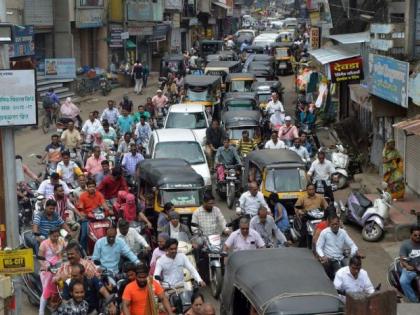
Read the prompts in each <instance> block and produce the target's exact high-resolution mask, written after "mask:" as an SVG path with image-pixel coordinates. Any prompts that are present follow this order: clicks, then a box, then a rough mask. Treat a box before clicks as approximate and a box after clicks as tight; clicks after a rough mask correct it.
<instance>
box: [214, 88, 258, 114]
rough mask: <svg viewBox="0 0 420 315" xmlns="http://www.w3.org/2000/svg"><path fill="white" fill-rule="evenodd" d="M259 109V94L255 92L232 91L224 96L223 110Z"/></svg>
mask: <svg viewBox="0 0 420 315" xmlns="http://www.w3.org/2000/svg"><path fill="white" fill-rule="evenodd" d="M243 110H252V111H253V110H258V102H257V95H256V94H255V92H243V93H240V92H231V93H226V94H225V97H224V98H223V103H222V111H223V112H227V111H243Z"/></svg>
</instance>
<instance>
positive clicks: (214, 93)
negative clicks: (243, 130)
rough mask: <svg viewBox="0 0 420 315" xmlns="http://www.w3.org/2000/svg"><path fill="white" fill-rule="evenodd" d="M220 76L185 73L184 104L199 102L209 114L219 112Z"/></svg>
mask: <svg viewBox="0 0 420 315" xmlns="http://www.w3.org/2000/svg"><path fill="white" fill-rule="evenodd" d="M221 84H222V82H221V78H220V76H216V75H187V76H186V77H185V79H184V90H185V96H184V99H183V103H184V104H200V105H204V106H205V107H206V112H207V113H208V114H209V115H213V117H214V115H215V114H216V116H217V115H218V113H219V110H220V109H219V106H220V96H221Z"/></svg>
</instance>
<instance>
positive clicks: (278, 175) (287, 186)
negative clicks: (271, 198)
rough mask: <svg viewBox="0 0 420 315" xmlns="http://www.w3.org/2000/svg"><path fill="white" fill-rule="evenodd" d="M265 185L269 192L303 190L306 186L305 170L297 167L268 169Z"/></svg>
mask: <svg viewBox="0 0 420 315" xmlns="http://www.w3.org/2000/svg"><path fill="white" fill-rule="evenodd" d="M265 187H266V189H267V190H268V191H271V192H294V191H303V190H305V188H306V177H305V171H304V170H301V169H298V168H277V169H269V170H268V171H267V178H266V180H265Z"/></svg>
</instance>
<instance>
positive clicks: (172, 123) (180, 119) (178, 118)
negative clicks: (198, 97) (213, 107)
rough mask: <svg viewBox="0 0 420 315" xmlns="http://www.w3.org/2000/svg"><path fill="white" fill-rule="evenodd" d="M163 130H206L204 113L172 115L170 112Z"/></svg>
mask: <svg viewBox="0 0 420 315" xmlns="http://www.w3.org/2000/svg"><path fill="white" fill-rule="evenodd" d="M165 128H186V129H203V128H207V124H206V117H205V114H204V112H197V113H174V112H170V113H169V115H168V120H167V121H166V126H165Z"/></svg>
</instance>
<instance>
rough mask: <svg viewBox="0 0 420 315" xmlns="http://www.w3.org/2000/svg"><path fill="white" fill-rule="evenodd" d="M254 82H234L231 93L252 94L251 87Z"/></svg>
mask: <svg viewBox="0 0 420 315" xmlns="http://www.w3.org/2000/svg"><path fill="white" fill-rule="evenodd" d="M252 83H253V81H252V80H249V81H232V83H231V85H230V92H251V85H252Z"/></svg>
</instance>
